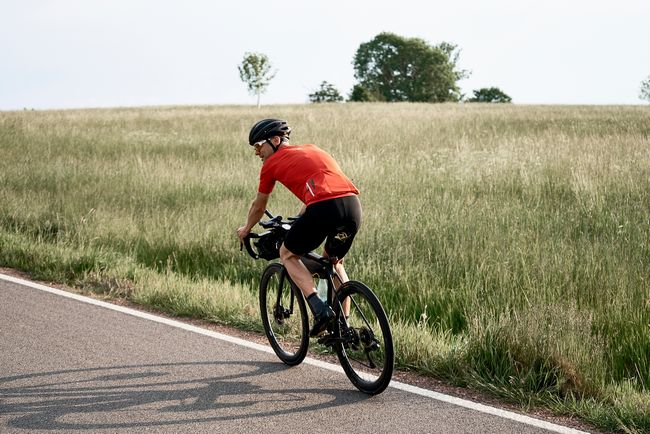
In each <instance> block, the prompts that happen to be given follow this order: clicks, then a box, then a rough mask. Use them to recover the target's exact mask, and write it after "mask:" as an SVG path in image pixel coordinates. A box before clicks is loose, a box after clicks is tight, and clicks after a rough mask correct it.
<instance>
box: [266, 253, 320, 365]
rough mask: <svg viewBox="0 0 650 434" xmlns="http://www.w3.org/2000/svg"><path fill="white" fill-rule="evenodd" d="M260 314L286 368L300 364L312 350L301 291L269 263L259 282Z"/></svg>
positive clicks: (276, 352) (274, 349)
mask: <svg viewBox="0 0 650 434" xmlns="http://www.w3.org/2000/svg"><path fill="white" fill-rule="evenodd" d="M260 311H261V312H260V313H261V316H262V324H263V326H264V332H265V333H266V337H267V338H268V339H269V343H270V344H271V347H272V348H273V351H275V354H276V355H277V356H278V357H279V358H280V360H282V361H283V362H284V363H286V364H287V365H290V366H293V365H297V364H299V363H301V362H302V361H303V360H304V359H305V356H306V355H307V350H308V348H309V318H308V317H307V308H306V306H305V299H304V298H303V296H302V294H301V293H300V290H299V289H297V288H292V284H291V281H290V280H289V276H288V275H287V273H286V271H285V269H284V267H283V266H282V265H280V264H270V265H269V266H268V267H266V269H265V270H264V273H262V280H261V282H260Z"/></svg>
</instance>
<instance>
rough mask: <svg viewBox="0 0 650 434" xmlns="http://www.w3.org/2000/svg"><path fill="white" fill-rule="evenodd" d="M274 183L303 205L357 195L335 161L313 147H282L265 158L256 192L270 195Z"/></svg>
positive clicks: (357, 192)
mask: <svg viewBox="0 0 650 434" xmlns="http://www.w3.org/2000/svg"><path fill="white" fill-rule="evenodd" d="M276 181H279V182H280V183H281V184H282V185H284V186H285V187H287V188H288V189H289V190H290V191H291V192H292V193H293V194H295V195H296V197H298V199H300V200H301V201H302V202H303V203H304V204H305V205H310V204H312V203H315V202H320V201H323V200H328V199H336V198H338V197H345V196H352V195H357V194H359V190H357V188H356V187H355V186H354V184H352V181H350V180H349V179H348V177H347V176H345V174H344V173H343V171H342V170H341V168H340V167H339V165H338V164H337V163H336V161H334V159H333V158H332V157H331V156H330V155H329V154H328V153H326V152H325V151H323V150H322V149H320V148H318V147H317V146H316V145H285V146H282V147H281V148H280V149H278V151H277V152H276V153H274V154H273V155H271V156H270V157H269V158H267V159H266V161H265V162H264V165H263V166H262V171H261V172H260V186H259V189H258V191H259V192H260V193H263V194H271V192H272V191H273V187H274V186H275V182H276Z"/></svg>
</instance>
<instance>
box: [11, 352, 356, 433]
mask: <svg viewBox="0 0 650 434" xmlns="http://www.w3.org/2000/svg"><path fill="white" fill-rule="evenodd" d="M233 367H235V368H237V369H239V370H244V372H238V373H236V374H227V373H224V374H222V375H219V374H217V375H214V376H206V375H205V369H210V370H211V371H215V372H217V373H218V372H219V371H223V370H225V369H226V368H229V369H232V368H233ZM286 369H288V368H287V367H286V365H284V364H281V363H269V362H255V361H228V362H220V361H210V362H178V363H166V364H149V365H125V366H113V367H98V368H85V369H69V370H60V371H51V372H41V373H32V374H25V375H17V376H10V377H0V418H2V419H6V420H7V425H8V426H9V427H13V428H19V429H30V430H35V429H50V430H52V429H60V430H82V429H84V430H100V429H101V430H110V429H120V428H122V429H123V428H139V427H152V426H174V425H182V424H196V423H204V422H213V421H233V420H246V419H253V418H258V417H267V416H275V415H286V414H290V413H302V412H309V411H316V410H323V409H327V408H332V407H338V406H342V405H347V404H351V403H356V402H360V401H364V400H366V399H367V398H368V396H367V395H364V394H362V393H360V392H357V391H355V390H351V389H334V388H330V389H322V388H318V389H310V388H283V387H282V386H280V387H276V386H270V387H265V386H262V385H261V384H260V382H259V381H258V379H259V378H260V377H261V376H265V375H271V374H279V373H281V372H282V371H286ZM197 370H198V371H200V372H197ZM179 371H180V373H181V374H182V375H180V376H178V375H177V376H176V377H174V374H178V372H179ZM278 383H279V384H282V382H276V385H277V384H278Z"/></svg>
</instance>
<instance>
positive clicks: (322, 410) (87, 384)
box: [0, 276, 577, 433]
mask: <svg viewBox="0 0 650 434" xmlns="http://www.w3.org/2000/svg"><path fill="white" fill-rule="evenodd" d="M0 277H1V276H0ZM545 428H547V429H545ZM545 428H541V427H539V426H532V425H530V424H529V423H525V421H524V422H521V421H517V420H512V419H508V418H503V417H499V416H496V415H492V414H486V413H485V412H482V411H477V410H474V409H470V408H465V407H461V406H458V405H454V404H451V403H449V402H443V401H440V400H438V399H433V398H431V397H429V396H423V395H422V394H416V393H410V392H407V391H404V390H399V389H397V388H394V387H389V388H388V389H387V390H386V391H385V392H384V393H382V394H381V395H379V396H375V397H368V396H366V395H364V394H361V393H360V392H358V391H357V390H356V389H355V388H354V387H353V386H352V385H351V383H350V382H349V381H348V379H347V377H345V375H344V374H342V373H340V372H334V371H332V370H330V369H323V368H322V367H320V366H317V365H314V364H310V363H303V364H302V365H300V366H297V367H293V368H289V367H286V366H285V365H284V364H282V363H281V362H279V361H278V359H277V358H276V357H275V355H273V354H269V353H268V352H265V351H260V350H259V349H255V348H254V346H253V347H252V348H251V347H247V346H242V345H239V344H237V343H233V342H229V341H224V340H223V339H219V338H216V337H214V336H210V335H205V334H201V333H197V332H195V331H192V330H189V329H183V328H179V327H177V326H174V325H173V324H167V323H161V322H156V321H152V320H150V319H145V318H141V317H137V316H133V315H129V314H127V313H123V312H120V311H115V310H112V309H109V308H106V307H102V306H97V305H93V304H89V303H86V302H83V301H80V300H76V299H70V298H67V297H63V296H61V295H57V294H53V293H50V292H45V291H43V290H41V289H35V288H32V287H28V286H24V285H22V284H18V283H12V282H8V281H5V280H2V279H0V432H2V433H9V432H28V431H29V432H32V431H37V430H44V429H47V430H62V431H66V432H71V431H92V432H111V433H115V432H174V433H176V432H193V433H200V432H211V433H215V432H265V433H272V432H282V433H286V432H302V431H304V432H355V433H381V432H390V433H394V432H408V433H418V432H426V433H543V432H553V431H555V432H577V431H571V430H569V429H563V428H562V427H558V426H550V427H549V426H546V427H545Z"/></svg>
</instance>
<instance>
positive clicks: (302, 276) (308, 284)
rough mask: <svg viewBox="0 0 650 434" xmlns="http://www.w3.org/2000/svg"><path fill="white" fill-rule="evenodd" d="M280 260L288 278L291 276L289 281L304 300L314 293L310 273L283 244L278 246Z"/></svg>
mask: <svg viewBox="0 0 650 434" xmlns="http://www.w3.org/2000/svg"><path fill="white" fill-rule="evenodd" d="M280 260H282V263H283V264H284V267H285V268H286V269H287V272H288V273H289V276H291V280H293V283H295V284H296V285H297V286H298V288H300V291H301V292H302V294H303V295H304V296H305V298H308V297H309V296H310V295H311V294H315V293H316V288H315V287H314V278H313V277H312V275H311V273H310V272H309V270H308V269H307V267H305V264H303V263H302V261H301V260H300V256H299V255H296V254H295V253H293V252H291V251H290V250H289V249H288V248H287V247H286V246H285V245H284V243H283V244H282V246H280Z"/></svg>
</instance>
